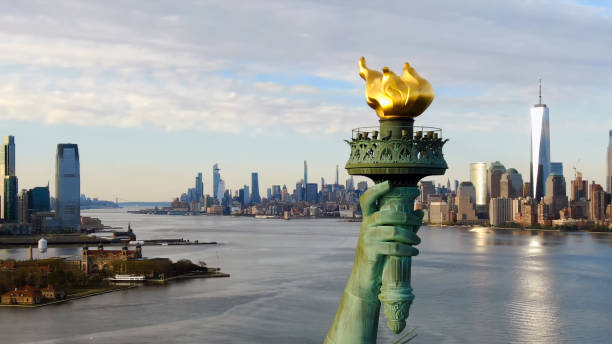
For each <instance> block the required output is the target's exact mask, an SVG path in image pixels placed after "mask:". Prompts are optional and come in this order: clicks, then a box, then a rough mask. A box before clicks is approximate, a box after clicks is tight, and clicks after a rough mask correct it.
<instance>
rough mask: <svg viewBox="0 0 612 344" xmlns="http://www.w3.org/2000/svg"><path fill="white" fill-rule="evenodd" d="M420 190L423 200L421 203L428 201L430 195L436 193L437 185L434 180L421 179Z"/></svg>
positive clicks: (420, 199) (421, 199) (420, 196)
mask: <svg viewBox="0 0 612 344" xmlns="http://www.w3.org/2000/svg"><path fill="white" fill-rule="evenodd" d="M419 191H420V195H419V201H421V203H428V202H429V196H430V195H433V194H435V193H436V187H435V186H434V183H433V182H432V181H429V180H421V182H419Z"/></svg>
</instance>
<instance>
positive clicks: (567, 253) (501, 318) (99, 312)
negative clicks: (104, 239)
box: [0, 209, 612, 344]
mask: <svg viewBox="0 0 612 344" xmlns="http://www.w3.org/2000/svg"><path fill="white" fill-rule="evenodd" d="M84 215H87V216H95V217H100V218H101V219H102V221H103V223H104V224H106V225H111V226H124V227H125V226H127V224H128V222H130V223H131V224H132V227H133V228H134V229H135V232H136V234H137V236H138V239H155V238H185V239H190V240H200V241H217V242H219V245H215V246H209V245H200V246H145V247H144V248H143V254H144V255H145V256H147V257H169V258H171V259H173V260H176V259H180V258H188V259H191V260H192V261H194V262H198V261H200V260H203V261H206V262H207V263H208V265H209V266H219V267H221V268H222V271H224V272H227V273H230V274H231V278H215V279H195V280H188V281H180V282H176V283H171V284H168V285H166V286H146V287H140V288H137V289H132V290H127V291H120V292H115V293H110V294H104V295H99V296H95V297H90V298H86V299H82V300H77V301H71V302H67V303H63V304H59V305H52V306H47V307H42V308H37V309H13V308H0V342H1V343H3V344H4V343H113V344H117V343H266V344H268V343H322V342H323V339H324V338H325V334H326V333H327V330H328V328H329V325H330V324H331V322H332V319H333V317H334V314H335V311H336V308H337V306H338V303H339V301H340V298H341V295H342V292H343V289H344V284H345V282H346V280H347V278H348V275H349V273H350V270H351V266H352V259H353V254H354V248H355V245H356V241H357V236H358V232H359V223H351V222H342V221H339V220H334V219H307V220H291V221H284V220H271V219H254V218H246V217H220V216H153V215H137V214H129V213H127V212H126V211H125V209H113V210H104V211H102V210H90V211H87V212H84ZM419 235H420V237H421V239H422V243H421V244H420V245H419V249H420V251H421V253H420V255H419V256H417V257H415V258H413V263H412V286H413V288H414V294H415V295H416V299H415V302H414V304H413V305H412V308H411V314H410V318H409V322H408V325H407V328H409V329H411V328H416V333H417V334H418V335H417V337H416V338H415V339H414V340H412V341H411V342H410V344H413V343H561V342H564V343H606V342H609V341H610V337H611V336H612V295H611V293H612V235H608V234H592V233H559V232H553V231H513V230H501V229H497V230H492V229H488V228H470V227H442V228H440V227H423V228H422V229H421V230H420V231H419ZM79 254H80V248H78V247H66V248H51V249H49V251H48V253H47V256H70V255H79ZM27 256H28V250H27V249H0V259H5V258H9V257H12V258H21V259H25V258H26V257H27ZM397 338H398V336H396V335H394V334H393V333H391V332H390V331H389V330H388V329H387V328H386V325H385V320H384V316H383V315H381V318H380V327H379V341H378V342H379V343H392V342H393V341H394V340H395V339H397Z"/></svg>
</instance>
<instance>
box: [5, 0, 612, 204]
mask: <svg viewBox="0 0 612 344" xmlns="http://www.w3.org/2000/svg"><path fill="white" fill-rule="evenodd" d="M485 5H486V6H485ZM383 6H384V7H383ZM610 10H611V8H610V6H609V5H606V4H604V3H603V2H595V1H588V2H587V1H578V2H575V1H562V2H558V1H538V2H529V3H525V2H518V1H507V2H503V3H493V4H492V3H490V2H486V1H471V2H467V3H466V2H462V3H450V4H447V5H446V6H445V7H444V8H440V7H437V6H434V5H433V4H431V3H429V2H426V1H423V2H410V3H402V2H398V3H394V4H386V5H375V4H373V3H369V2H352V5H351V6H350V7H348V6H339V5H336V4H329V3H323V2H281V1H258V2H257V3H256V4H255V3H253V2H208V3H199V2H193V3H192V2H185V3H183V4H182V5H181V6H180V7H177V6H170V5H156V4H152V3H150V2H141V3H140V4H139V5H137V4H135V3H131V4H130V6H129V8H128V7H126V5H125V4H123V3H121V2H116V3H115V4H114V5H113V6H109V5H108V3H104V4H102V3H83V2H57V3H56V2H54V3H52V4H51V3H21V4H8V3H6V4H0V11H1V13H2V15H0V71H2V73H0V134H1V135H2V136H4V135H14V136H15V138H16V144H17V154H18V157H17V160H16V161H17V171H18V174H19V182H20V188H30V187H33V186H40V185H46V184H47V182H50V183H51V188H53V183H54V181H53V173H54V172H53V171H54V158H55V149H56V145H57V143H65V142H70V143H76V144H78V145H79V150H80V154H81V184H82V191H83V193H85V194H87V195H91V196H96V197H100V198H103V199H114V198H115V197H119V198H120V200H123V201H169V200H170V199H172V198H173V197H175V196H177V195H178V194H180V193H181V192H182V191H183V190H184V189H185V188H186V187H187V186H189V185H191V184H192V181H193V177H194V176H195V174H196V173H197V172H199V171H201V172H203V173H204V191H205V193H207V194H210V193H212V187H211V184H212V176H211V172H212V165H213V164H214V163H218V164H219V166H220V168H221V173H222V175H223V179H224V180H225V181H226V185H227V187H228V188H230V189H233V190H237V189H238V188H239V187H240V186H242V185H243V184H248V183H249V181H250V173H251V172H259V178H260V185H261V188H262V195H263V193H264V191H263V190H265V189H266V188H267V187H269V186H270V185H271V184H280V185H282V184H286V185H287V186H288V187H289V186H291V185H295V183H296V181H297V180H299V179H300V178H301V174H302V167H303V165H302V163H303V161H304V160H308V162H309V175H310V177H311V179H312V180H313V181H317V182H319V181H320V177H325V179H326V180H329V181H332V180H333V179H334V177H335V165H336V164H338V165H340V167H341V169H340V180H341V182H343V181H344V180H345V179H346V177H347V175H346V172H345V171H344V170H343V168H342V167H343V166H344V163H345V162H346V159H347V158H348V152H349V149H348V146H347V145H346V143H345V142H344V141H343V140H344V139H347V138H349V137H350V130H351V129H352V128H354V127H359V126H374V125H377V118H376V117H375V114H374V112H373V111H372V110H371V109H370V108H368V107H367V106H365V105H364V97H363V82H362V80H361V79H360V78H359V75H358V74H357V72H356V67H357V60H358V58H359V57H360V56H362V55H363V56H366V58H367V59H368V64H369V66H370V67H371V68H376V69H380V68H382V67H383V64H384V65H385V66H389V67H390V68H391V69H393V70H396V71H399V70H400V68H401V66H402V63H403V62H404V61H406V60H408V61H409V62H410V63H411V64H412V65H413V66H415V67H416V68H417V69H418V70H422V71H426V73H425V77H426V78H427V79H428V80H429V81H431V83H432V85H434V90H435V92H436V98H435V101H434V102H433V104H432V106H431V107H430V108H429V109H428V111H427V112H426V113H425V114H424V115H423V116H421V117H419V118H417V120H416V125H427V126H436V127H441V128H443V130H444V131H443V133H444V137H445V138H449V139H450V140H451V141H450V142H451V143H452V144H450V145H448V146H447V148H445V157H446V160H447V161H448V165H449V167H450V168H449V170H448V172H447V173H446V175H445V176H443V177H440V178H436V179H434V180H436V181H439V182H445V181H446V179H447V178H449V179H450V180H451V181H453V180H455V179H457V180H460V181H461V180H469V163H470V162H475V161H488V162H490V161H495V160H500V161H502V162H503V163H504V165H505V166H506V167H514V168H517V169H518V170H519V172H520V173H522V174H523V176H524V177H525V178H526V177H527V176H528V175H529V161H530V156H529V151H530V139H529V128H530V127H529V109H530V107H531V106H533V104H536V103H537V102H538V99H537V86H538V79H539V78H542V80H543V81H542V83H543V103H546V104H547V105H548V107H549V108H550V132H551V160H552V161H560V162H563V163H564V166H565V174H566V179H567V180H570V178H571V174H570V173H571V168H572V167H573V166H574V165H575V164H576V163H577V161H578V159H580V161H579V162H578V166H577V168H578V169H579V170H580V171H582V172H583V175H584V176H585V178H586V179H588V180H596V181H597V182H598V183H604V173H605V149H606V145H607V143H608V129H609V128H611V127H612V116H610V112H611V110H612V109H611V108H610V105H609V101H608V95H609V93H610V91H611V88H612V80H610V78H609V77H608V75H610V72H612V62H610V60H609V59H608V56H611V55H612V41H611V38H610V36H609V32H612V24H611V21H610V16H611V14H612V12H611V11H610ZM368 22H376V25H368ZM398 22H401V23H402V26H403V28H404V29H403V30H397V25H398V24H397V23H398ZM585 37H588V40H587V39H585Z"/></svg>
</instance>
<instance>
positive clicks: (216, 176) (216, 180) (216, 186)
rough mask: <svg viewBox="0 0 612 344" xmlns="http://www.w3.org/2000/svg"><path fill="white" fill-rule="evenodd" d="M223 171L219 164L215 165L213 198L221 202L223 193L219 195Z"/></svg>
mask: <svg viewBox="0 0 612 344" xmlns="http://www.w3.org/2000/svg"><path fill="white" fill-rule="evenodd" d="M219 171H221V170H220V169H219V165H218V164H214V165H213V198H214V199H216V200H218V201H219V202H221V198H223V192H221V194H220V195H219V182H220V181H221V173H220V172H219Z"/></svg>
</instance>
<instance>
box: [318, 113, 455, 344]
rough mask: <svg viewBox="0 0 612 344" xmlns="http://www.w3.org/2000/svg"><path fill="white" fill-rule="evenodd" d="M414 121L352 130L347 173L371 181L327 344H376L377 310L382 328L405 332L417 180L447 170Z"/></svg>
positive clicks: (430, 135) (431, 134)
mask: <svg viewBox="0 0 612 344" xmlns="http://www.w3.org/2000/svg"><path fill="white" fill-rule="evenodd" d="M413 123H414V121H413V120H412V119H383V120H381V121H380V127H379V128H375V129H363V128H360V129H355V130H353V138H352V139H351V140H350V141H347V143H348V144H349V145H350V147H351V155H350V158H349V160H348V161H347V163H346V169H347V171H348V173H349V174H351V175H362V176H366V177H369V178H371V179H372V180H374V182H375V183H376V184H375V185H374V187H373V188H372V189H370V190H368V191H367V192H366V193H365V194H364V195H363V196H362V198H361V199H360V201H361V208H362V212H363V223H362V225H361V233H360V237H359V242H358V244H357V251H356V254H355V263H354V265H353V271H352V273H351V276H350V278H349V281H348V283H347V286H346V289H345V291H344V296H343V298H342V301H341V303H340V307H339V308H338V311H337V313H336V318H335V320H334V324H333V325H332V327H331V329H330V331H329V333H328V336H327V339H326V342H327V343H375V342H376V334H377V331H378V327H377V326H378V317H379V311H380V305H381V303H382V306H383V311H384V314H385V317H386V319H387V325H388V327H389V328H390V329H391V330H392V331H393V332H394V333H400V332H401V331H402V330H403V329H404V328H405V327H406V319H407V318H408V314H409V311H410V305H411V304H412V302H413V300H414V294H413V293H412V286H411V284H410V283H411V281H410V275H411V264H412V259H411V257H412V256H415V255H417V254H418V250H417V249H416V248H414V247H412V246H413V245H417V244H418V243H419V242H420V240H419V238H418V236H417V235H416V233H417V231H418V229H419V227H420V226H421V223H422V221H421V220H422V218H423V212H422V211H420V210H417V211H415V210H414V201H415V199H416V198H417V197H418V195H419V189H418V187H417V183H418V181H419V180H421V179H422V178H424V177H426V176H429V175H442V174H444V173H445V171H446V169H447V168H448V167H447V164H446V161H445V160H444V154H443V153H442V147H443V146H444V144H445V143H446V141H447V140H443V139H442V131H441V130H440V129H438V128H422V127H415V126H413Z"/></svg>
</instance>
